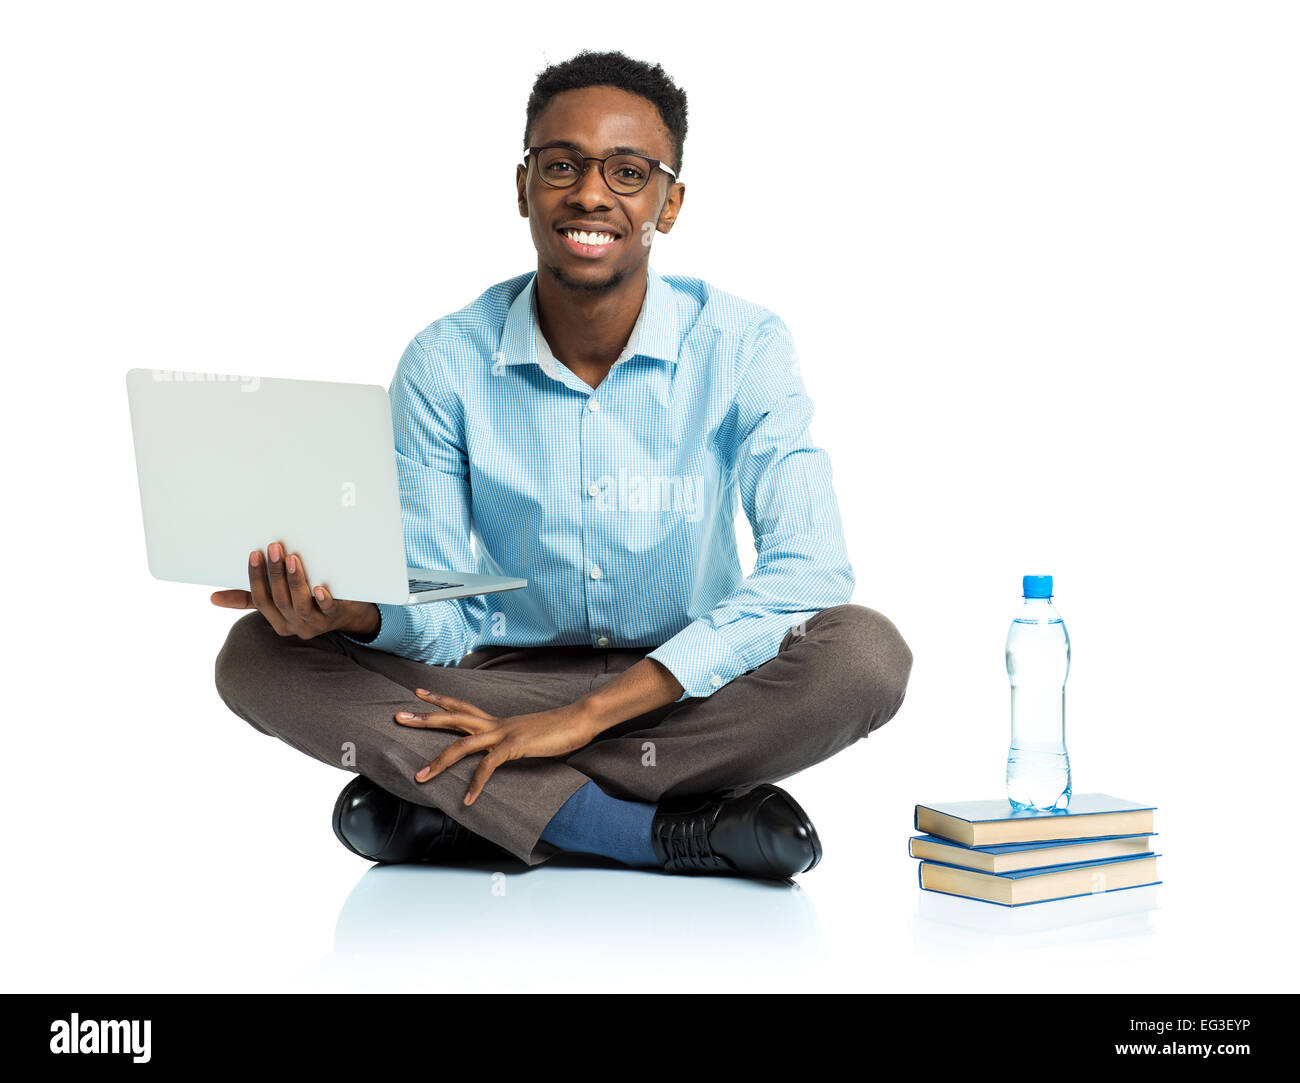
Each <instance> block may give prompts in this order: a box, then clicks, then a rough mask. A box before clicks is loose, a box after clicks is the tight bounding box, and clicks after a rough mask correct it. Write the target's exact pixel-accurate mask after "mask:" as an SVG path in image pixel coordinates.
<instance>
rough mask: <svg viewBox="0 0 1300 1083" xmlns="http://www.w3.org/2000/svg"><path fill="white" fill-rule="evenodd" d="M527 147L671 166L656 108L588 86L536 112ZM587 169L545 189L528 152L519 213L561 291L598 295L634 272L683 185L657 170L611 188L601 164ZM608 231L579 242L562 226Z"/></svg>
mask: <svg viewBox="0 0 1300 1083" xmlns="http://www.w3.org/2000/svg"><path fill="white" fill-rule="evenodd" d="M528 142H529V145H530V146H534V147H544V146H548V145H551V144H555V143H565V144H569V145H570V146H572V147H576V148H577V151H578V153H579V154H583V155H586V156H588V157H591V158H604V157H606V156H607V155H610V154H617V153H621V152H623V151H631V152H634V153H636V154H641V155H644V156H645V157H647V158H656V159H659V160H660V161H662V162H663V163H664V164H665V165H667V166H668V167H669V168H670V169H671V168H673V167H674V164H675V163H674V162H673V146H672V139H671V137H670V136H669V134H668V130H667V129H666V128H665V127H664V124H663V121H662V120H661V119H660V118H659V111H658V110H657V109H656V108H655V107H654V105H653V104H651V102H650V101H649V100H648V99H646V98H643V97H641V96H640V95H639V94H631V93H629V92H628V91H625V90H619V89H617V88H615V87H608V86H593V87H584V88H583V89H581V90H566V91H565V92H564V93H562V94H557V95H556V96H555V97H554V98H552V99H551V100H550V102H548V103H547V105H546V108H545V109H543V110H542V112H541V113H540V114H538V116H537V119H536V120H535V121H534V122H533V127H532V130H531V131H530V133H529V140H528ZM587 166H588V168H587V171H586V172H585V173H584V174H583V175H582V177H581V178H580V179H579V180H578V181H577V182H576V183H575V184H573V185H572V186H571V187H569V188H551V187H549V186H547V185H546V184H544V183H543V182H542V180H541V178H540V177H538V175H537V163H536V162H534V161H533V159H532V158H531V157H530V158H529V159H528V163H527V169H526V170H525V167H524V166H523V165H520V166H519V167H517V169H516V183H517V187H518V192H519V213H520V214H521V215H522V216H523V217H525V218H527V219H528V221H529V228H530V229H531V231H532V235H533V244H534V245H535V246H536V248H537V255H538V261H539V264H540V265H541V267H542V268H544V269H545V270H546V271H548V272H549V273H550V275H551V277H552V278H553V279H554V280H555V281H557V282H558V283H559V284H560V285H562V286H564V287H565V288H567V289H572V290H581V291H583V292H586V293H603V292H606V291H608V290H612V289H614V288H615V287H616V286H617V285H618V284H619V283H621V282H624V281H626V280H627V279H628V278H630V277H632V276H633V275H635V274H637V273H639V272H640V271H641V269H642V268H643V267H644V265H645V264H646V263H648V262H649V259H650V243H651V240H652V238H653V237H654V234H655V232H656V231H658V232H660V233H667V232H668V231H669V230H670V229H671V228H672V224H673V221H674V220H675V219H676V217H677V212H678V209H679V208H680V206H681V201H682V197H683V195H684V194H685V191H686V188H685V185H682V184H674V183H673V181H672V180H671V178H670V177H669V176H668V174H667V173H664V172H663V171H662V170H659V169H656V170H655V171H654V173H653V174H652V175H651V177H650V180H649V182H648V183H647V184H646V186H645V187H644V188H642V189H641V191H639V192H635V193H633V194H632V195H621V194H616V193H614V192H613V191H611V190H610V188H609V186H608V185H607V184H606V183H605V178H604V176H603V175H602V173H601V170H600V168H599V167H598V166H597V165H596V164H595V163H594V162H588V163H587ZM575 226H578V227H582V228H584V229H585V230H586V231H587V232H603V233H607V234H612V235H613V237H614V240H613V241H612V242H611V243H609V244H605V245H584V244H580V243H578V242H576V241H573V240H570V239H569V238H567V237H565V235H564V233H563V232H562V231H563V230H564V229H565V228H570V227H575Z"/></svg>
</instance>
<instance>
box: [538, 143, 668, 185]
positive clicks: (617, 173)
mask: <svg viewBox="0 0 1300 1083" xmlns="http://www.w3.org/2000/svg"><path fill="white" fill-rule="evenodd" d="M530 157H531V158H532V159H533V161H534V162H535V163H536V165H537V176H538V178H539V179H540V180H541V182H542V183H543V184H545V185H546V186H547V187H549V188H572V187H573V186H574V185H575V184H577V183H578V178H579V177H581V176H582V175H583V174H584V173H585V172H586V171H587V163H588V162H595V163H596V164H597V165H599V166H600V172H601V175H602V176H604V178H605V183H606V184H607V185H608V186H609V190H610V191H611V192H613V193H615V194H616V195H620V196H630V195H635V194H636V193H637V192H639V191H641V189H642V188H644V187H645V186H646V185H647V184H648V183H649V182H650V178H651V176H653V174H654V171H655V170H656V169H662V170H663V171H664V172H665V173H667V174H668V176H670V177H671V178H672V179H673V180H676V179H677V174H676V173H675V172H674V171H673V170H671V169H669V168H668V167H667V166H666V165H664V164H663V162H661V161H659V160H658V159H657V158H646V157H644V156H643V155H640V154H611V155H610V156H609V157H608V158H588V157H586V156H584V155H582V154H579V153H578V152H577V151H576V150H570V149H569V148H568V147H529V148H528V150H527V152H526V153H525V154H524V167H525V168H527V166H528V159H529V158H530Z"/></svg>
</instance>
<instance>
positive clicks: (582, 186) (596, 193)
mask: <svg viewBox="0 0 1300 1083" xmlns="http://www.w3.org/2000/svg"><path fill="white" fill-rule="evenodd" d="M586 167H587V168H586V169H584V170H583V172H582V176H581V177H579V178H578V180H577V182H576V183H575V184H574V185H573V187H572V188H570V189H569V203H570V204H571V205H573V206H576V207H581V208H582V209H583V210H588V211H593V210H597V209H599V208H602V207H603V208H604V209H605V210H609V209H610V208H611V207H612V206H613V203H612V202H611V199H612V194H611V193H610V190H609V185H607V184H606V183H605V174H604V173H603V172H601V168H600V163H599V162H587V163H586Z"/></svg>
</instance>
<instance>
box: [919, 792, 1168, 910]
mask: <svg viewBox="0 0 1300 1083" xmlns="http://www.w3.org/2000/svg"><path fill="white" fill-rule="evenodd" d="M916 830H918V831H923V832H925V834H922V835H917V836H916V837H914V838H912V839H911V840H909V842H908V852H909V853H910V854H911V856H912V857H914V858H918V859H919V861H920V868H919V870H918V873H919V876H920V880H921V887H922V888H924V889H925V890H926V891H940V892H943V893H944V894H946V895H961V896H963V897H965V898H967V899H978V900H979V901H981V902H990V903H999V904H1001V905H1002V906H1023V905H1025V904H1027V903H1038V902H1048V901H1049V900H1052V899H1069V898H1073V897H1074V896H1077V895H1095V894H1100V893H1102V892H1106V891H1123V890H1125V889H1126V888H1134V887H1146V886H1147V885H1149V884H1158V883H1160V881H1159V880H1158V879H1157V878H1156V857H1157V856H1159V855H1157V854H1156V853H1154V852H1153V850H1152V839H1153V838H1154V836H1155V833H1156V832H1155V808H1154V807H1153V806H1151V805H1142V804H1138V803H1136V802H1134V801H1124V800H1121V799H1120V798H1118V797H1109V796H1107V795H1106V794H1104V793H1085V794H1078V795H1076V796H1074V797H1072V798H1071V800H1070V807H1069V809H1068V810H1067V811H1064V812H1038V811H1033V810H1029V811H1016V810H1015V809H1013V808H1012V807H1011V805H1010V803H1009V802H1007V801H1005V800H1003V801H956V802H951V803H948V804H943V805H917V806H916Z"/></svg>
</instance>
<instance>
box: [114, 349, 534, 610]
mask: <svg viewBox="0 0 1300 1083" xmlns="http://www.w3.org/2000/svg"><path fill="white" fill-rule="evenodd" d="M126 388H127V397H128V399H129V400H130V407H131V430H132V433H133V435H134V438H135V462H136V472H137V473H138V475H139V480H140V505H141V508H142V510H143V512H144V531H145V541H146V545H147V548H148V552H149V571H150V572H151V573H152V574H153V575H154V577H155V578H158V579H166V580H170V581H172V582H178V583H199V584H202V585H204V586H212V587H225V588H235V587H238V588H243V589H244V590H247V589H248V554H249V553H251V552H252V551H253V550H254V549H260V550H261V551H262V552H263V553H264V554H265V552H266V548H267V546H268V545H270V543H271V542H273V541H279V542H282V543H283V545H284V551H285V554H286V555H289V554H293V553H298V554H299V555H301V557H302V562H303V566H304V567H305V569H306V572H307V579H308V581H309V582H310V583H311V585H312V586H313V587H315V586H324V587H327V588H328V589H329V591H330V593H331V594H332V595H333V596H334V597H335V598H339V599H343V600H349V601H358V602H386V603H388V604H391V605H416V604H419V603H423V602H436V601H442V600H443V599H446V598H462V597H466V596H468V595H472V594H491V593H494V592H496V591H503V590H518V589H519V588H521V587H526V586H527V585H528V580H526V579H517V578H514V577H513V576H507V575H495V574H487V575H485V574H475V573H469V572H462V571H451V570H447V569H442V568H412V567H409V566H408V565H407V563H406V547H405V542H404V539H403V533H402V509H401V503H400V500H399V496H398V481H397V461H396V456H395V452H394V449H393V421H392V414H391V412H390V409H389V402H388V392H387V391H385V390H384V389H383V388H382V387H379V386H378V385H372V384H342V383H326V382H322V381H316V380H278V379H270V378H267V377H256V376H229V375H223V374H218V373H196V372H175V371H171V370H161V369H131V370H130V371H129V372H128V373H127V374H126ZM449 514H452V512H451V511H450V509H449Z"/></svg>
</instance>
